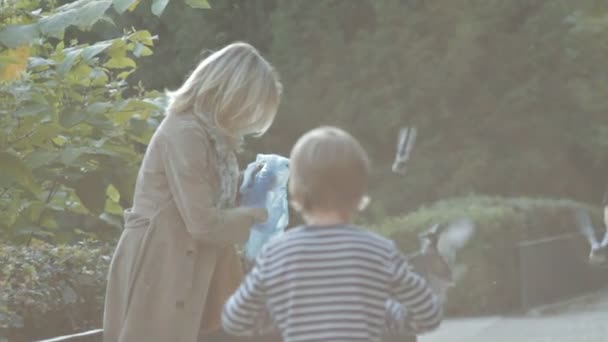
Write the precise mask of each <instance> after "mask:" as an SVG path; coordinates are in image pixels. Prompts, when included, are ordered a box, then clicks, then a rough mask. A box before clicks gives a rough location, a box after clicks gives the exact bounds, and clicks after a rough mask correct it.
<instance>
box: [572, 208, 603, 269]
mask: <svg viewBox="0 0 608 342" xmlns="http://www.w3.org/2000/svg"><path fill="white" fill-rule="evenodd" d="M605 209H606V210H605V211H604V214H605V215H604V216H605V221H608V215H607V214H608V206H606V207H605ZM576 224H577V226H578V229H579V231H580V232H581V234H583V236H584V237H585V238H586V239H587V241H588V242H589V249H590V251H589V258H588V262H589V263H590V264H591V265H593V266H600V265H603V266H606V265H607V264H608V224H606V231H605V232H604V237H603V238H602V240H601V241H598V240H597V236H596V235H595V228H594V227H593V224H592V223H591V217H590V216H589V213H588V212H587V211H586V210H583V209H578V210H577V211H576Z"/></svg>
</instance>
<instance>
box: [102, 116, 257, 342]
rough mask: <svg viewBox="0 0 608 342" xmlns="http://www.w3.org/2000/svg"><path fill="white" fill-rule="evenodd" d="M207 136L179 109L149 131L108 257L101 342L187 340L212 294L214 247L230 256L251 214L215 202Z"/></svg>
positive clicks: (194, 332)
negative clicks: (128, 202) (119, 230)
mask: <svg viewBox="0 0 608 342" xmlns="http://www.w3.org/2000/svg"><path fill="white" fill-rule="evenodd" d="M210 144H211V142H210V140H209V137H208V135H207V134H206V132H205V130H204V129H203V128H202V126H201V123H200V121H199V120H197V117H196V116H195V115H187V114H184V115H168V116H167V117H166V118H165V120H164V121H163V122H162V124H161V125H160V127H159V128H158V129H157V131H156V132H155V134H154V136H153V137H152V139H151V141H150V144H149V146H148V150H147V151H146V154H145V156H144V160H143V163H142V166H141V169H140V171H139V175H138V179H137V184H136V189H135V196H134V201H133V202H134V203H133V208H132V209H130V210H128V211H126V212H125V229H124V231H123V233H122V236H121V238H120V240H119V242H118V246H117V247H116V251H115V253H114V256H113V258H112V262H111V265H110V270H109V275H108V286H107V290H106V301H105V311H104V320H103V325H104V339H103V340H104V342H118V341H120V342H135V341H146V342H155V341H159V342H160V341H162V342H167V341H172V342H173V341H175V342H178V341H179V342H181V341H183V342H195V341H196V340H197V335H198V333H199V327H200V324H201V319H202V317H203V311H204V310H203V308H204V307H205V305H206V303H210V302H218V298H212V299H213V300H211V299H210V298H208V293H209V287H210V283H211V278H212V275H213V273H214V271H215V268H216V265H217V264H218V262H219V261H221V258H222V257H220V255H222V254H223V255H228V256H230V257H232V259H234V247H233V246H234V244H235V243H244V242H245V241H246V239H247V237H248V235H249V227H251V225H252V224H253V223H254V217H253V215H252V213H251V210H249V209H244V208H236V209H223V210H222V209H217V208H215V202H216V201H217V198H219V191H220V186H219V184H220V182H219V175H218V172H217V171H216V169H215V167H214V159H215V154H214V149H213V148H212V147H211V145H210ZM237 285H238V284H233V285H231V286H237ZM216 287H217V286H216ZM225 290H228V291H230V292H231V291H232V290H234V289H232V288H228V289H225ZM230 294H231V293H226V294H223V296H228V295H230ZM221 300H222V299H221V298H220V299H219V301H220V302H221ZM205 315H206V316H207V315H208V313H206V314H205Z"/></svg>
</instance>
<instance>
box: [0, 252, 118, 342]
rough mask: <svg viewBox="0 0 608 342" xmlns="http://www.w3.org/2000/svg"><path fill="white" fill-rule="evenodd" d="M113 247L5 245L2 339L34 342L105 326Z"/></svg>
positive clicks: (0, 260) (0, 256)
mask: <svg viewBox="0 0 608 342" xmlns="http://www.w3.org/2000/svg"><path fill="white" fill-rule="evenodd" d="M110 258H111V247H110V246H108V245H99V244H96V243H93V242H82V243H79V244H76V245H72V246H54V245H50V244H46V243H41V242H37V241H34V242H33V243H32V244H31V245H30V246H29V247H27V246H10V245H0V265H2V270H1V271H0V288H1V289H2V291H1V294H0V340H2V338H5V339H8V340H9V341H32V340H36V339H41V338H48V337H53V336H57V335H62V334H69V333H73V332H79V331H83V330H87V329H91V328H98V327H100V326H101V317H102V311H103V298H104V292H105V282H106V273H107V269H108V266H109V262H110Z"/></svg>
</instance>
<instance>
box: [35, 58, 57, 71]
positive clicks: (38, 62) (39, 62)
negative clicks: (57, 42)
mask: <svg viewBox="0 0 608 342" xmlns="http://www.w3.org/2000/svg"><path fill="white" fill-rule="evenodd" d="M28 63H29V67H30V68H41V67H42V68H44V67H49V66H52V65H55V64H57V62H55V61H54V60H52V59H46V58H40V57H30V58H29V59H28Z"/></svg>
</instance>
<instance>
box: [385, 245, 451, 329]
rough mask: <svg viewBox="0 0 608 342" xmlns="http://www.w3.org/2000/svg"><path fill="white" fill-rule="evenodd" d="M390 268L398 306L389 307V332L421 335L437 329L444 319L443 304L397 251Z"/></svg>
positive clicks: (388, 305)
mask: <svg viewBox="0 0 608 342" xmlns="http://www.w3.org/2000/svg"><path fill="white" fill-rule="evenodd" d="M391 268H392V275H393V279H392V283H391V288H392V292H393V298H394V300H395V302H392V303H387V316H388V322H387V325H388V327H389V330H393V332H395V333H401V334H404V333H410V334H422V333H425V332H429V331H432V330H435V329H437V328H438V327H439V325H440V324H441V319H442V316H443V308H442V303H441V301H440V300H439V298H438V297H437V296H436V295H435V294H434V293H433V290H432V288H431V287H430V286H429V284H428V283H427V281H426V280H425V279H424V278H422V277H421V276H420V275H418V274H417V273H415V272H414V271H413V270H412V268H411V267H410V265H409V264H408V263H407V261H406V259H405V257H404V256H403V255H402V254H401V253H400V252H398V251H397V250H396V249H395V252H394V255H393V258H392V261H391ZM395 330H396V331H395Z"/></svg>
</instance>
